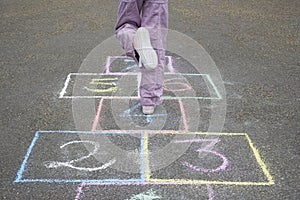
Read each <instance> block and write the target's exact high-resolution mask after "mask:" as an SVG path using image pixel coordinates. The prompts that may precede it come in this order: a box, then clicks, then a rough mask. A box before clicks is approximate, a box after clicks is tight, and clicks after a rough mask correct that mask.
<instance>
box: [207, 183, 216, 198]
mask: <svg viewBox="0 0 300 200" xmlns="http://www.w3.org/2000/svg"><path fill="white" fill-rule="evenodd" d="M206 187H207V191H208V199H209V200H213V199H214V198H215V194H214V191H213V188H212V186H211V185H209V184H207V185H206Z"/></svg>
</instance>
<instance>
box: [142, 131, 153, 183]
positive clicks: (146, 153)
mask: <svg viewBox="0 0 300 200" xmlns="http://www.w3.org/2000/svg"><path fill="white" fill-rule="evenodd" d="M148 139H149V137H148V133H146V132H145V133H144V149H143V150H144V162H145V163H144V167H145V180H146V181H148V180H149V179H150V174H151V172H150V166H149V149H148V142H149V140H148Z"/></svg>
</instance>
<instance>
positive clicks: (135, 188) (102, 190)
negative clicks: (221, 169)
mask: <svg viewBox="0 0 300 200" xmlns="http://www.w3.org/2000/svg"><path fill="white" fill-rule="evenodd" d="M111 194H114V196H113V197H112V196H111ZM179 194H180V195H179ZM212 195H213V191H212V190H211V189H209V188H207V186H206V185H197V186H195V185H181V186H180V187H178V185H162V184H152V183H146V182H136V183H134V182H132V183H127V184H126V183H111V184H110V183H108V184H107V183H83V184H81V186H80V187H79V188H78V192H77V195H76V198H75V199H81V200H85V199H102V200H104V199H107V200H109V199H114V200H124V199H127V200H129V199H132V200H133V199H136V200H138V199H143V200H147V199H148V200H150V199H178V197H179V196H180V199H209V197H210V196H212Z"/></svg>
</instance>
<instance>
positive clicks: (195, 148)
mask: <svg viewBox="0 0 300 200" xmlns="http://www.w3.org/2000/svg"><path fill="white" fill-rule="evenodd" d="M167 60H168V64H167V70H168V71H167V72H165V80H164V86H163V87H164V95H165V96H164V100H165V101H164V104H163V106H162V108H161V110H159V109H158V111H157V113H155V114H153V115H149V116H145V115H143V114H141V113H140V111H139V110H140V107H141V105H140V104H139V103H137V102H138V100H139V93H138V88H139V78H140V77H139V73H138V66H137V65H136V64H135V62H134V61H133V60H132V59H130V58H127V57H124V56H109V57H107V62H106V66H105V73H70V74H69V75H68V76H67V79H66V81H65V84H64V87H63V89H62V90H61V92H60V95H59V98H65V99H99V100H98V102H97V103H98V109H97V111H96V115H95V118H94V120H93V123H92V127H91V129H90V130H91V131H37V132H36V134H35V136H34V138H33V140H32V143H31V145H30V147H29V148H28V150H27V153H26V155H25V158H24V160H23V163H22V165H21V167H20V169H19V171H18V173H17V178H16V180H15V182H16V183H21V182H55V183H57V182H63V183H67V182H71V183H81V184H80V185H79V187H78V189H77V194H76V197H75V199H76V200H79V199H85V198H87V199H88V196H89V195H92V194H91V193H89V192H90V191H91V190H92V189H93V188H98V189H100V192H101V193H104V194H105V193H106V192H107V186H110V187H113V188H117V189H115V194H116V195H118V194H119V195H122V187H125V188H126V187H127V188H126V191H128V190H130V188H133V187H136V188H140V189H139V192H131V193H129V194H128V195H127V196H126V197H125V198H126V200H142V199H143V200H152V199H153V200H154V199H163V198H166V197H165V196H166V194H167V196H168V198H171V196H172V193H173V192H172V191H176V190H177V187H178V186H179V185H180V186H181V188H183V189H184V187H185V186H190V185H192V186H193V185H197V187H198V186H199V187H200V186H202V185H204V186H205V187H206V188H205V190H206V191H207V193H206V198H207V195H208V199H209V200H213V199H214V196H215V194H214V191H213V189H212V185H215V184H216V185H235V186H238V185H248V186H249V185H256V186H265V185H273V184H274V180H273V177H272V176H271V174H270V173H269V171H268V170H267V167H266V165H265V164H264V162H263V160H262V158H261V157H260V155H259V152H258V150H257V149H256V147H255V146H254V144H253V142H252V141H251V139H250V137H249V136H248V134H246V133H212V132H209V133H207V132H198V131H191V120H192V119H193V118H189V114H190V112H188V113H187V111H186V105H189V104H190V102H189V101H190V100H196V101H199V100H211V101H217V100H220V99H222V98H223V97H222V95H221V94H220V92H219V90H218V88H217V86H216V85H215V84H214V82H213V81H212V79H211V77H210V75H209V74H182V73H175V70H174V68H173V62H172V58H171V56H167ZM74 82H77V83H80V84H79V85H80V87H78V88H77V89H78V90H76V91H73V90H72V89H73V87H74ZM185 101H187V103H185ZM124 102H131V104H130V106H129V107H128V106H127V105H126V103H124ZM127 104H128V103H127ZM104 105H106V106H104ZM108 105H110V106H112V107H111V109H110V110H108V109H109V106H108ZM119 105H121V106H119ZM126 106H127V107H126ZM105 109H106V110H105ZM196 111H197V112H198V110H196ZM108 113H109V114H111V115H113V118H111V119H109V120H112V119H113V120H115V126H114V127H119V129H118V128H111V127H108V128H105V124H106V122H107V121H105V120H107V119H105V117H104V115H105V114H108ZM178 116H179V117H178ZM195 116H197V115H195ZM195 116H194V117H195ZM169 118H171V119H173V122H172V121H167V120H168V119H169ZM141 119H143V120H144V121H143V120H141ZM197 119H198V118H197ZM174 120H175V121H176V123H175V124H174ZM118 121H120V122H122V123H119V124H118ZM133 125H135V126H136V127H135V126H133ZM176 126H178V127H176ZM132 127H134V128H132ZM196 128H197V127H196ZM78 136H81V137H84V138H86V139H84V140H78ZM107 138H109V139H107ZM161 138H163V139H161ZM164 140H168V144H167V145H166V143H165V142H166V141H164ZM99 141H105V144H103V143H100V142H99ZM112 141H117V143H118V145H120V148H132V149H130V150H128V151H131V152H135V153H134V156H133V154H131V156H127V155H126V154H124V155H119V154H118V149H115V150H116V151H111V150H110V148H111V145H116V144H115V143H113V142H112ZM122 141H132V143H131V145H130V147H128V145H127V143H126V142H124V143H122ZM52 144H57V145H52ZM236 144H239V145H240V146H242V147H243V148H240V149H239V153H235V152H236V148H237V147H236ZM122 145H123V146H122ZM182 145H185V146H187V147H188V148H186V151H185V154H183V155H180V156H178V158H177V159H175V160H174V161H173V162H172V163H169V164H168V165H167V166H165V167H162V168H161V169H159V170H157V168H156V166H157V165H158V164H159V163H158V162H160V160H161V159H163V158H160V157H159V155H160V154H159V153H157V152H160V151H161V150H163V151H167V152H171V153H172V152H176V149H178V148H180V147H181V146H182ZM164 146H166V147H164ZM87 149H89V151H87ZM45 151H51V152H53V154H49V155H48V154H46V153H45ZM241 154H242V155H243V156H240V155H241ZM45 155H47V156H46V157H45ZM52 155H54V156H52ZM169 155H170V154H169ZM95 158H97V159H95ZM130 158H131V159H133V160H132V161H128V159H130ZM126 163H127V164H128V163H130V164H131V165H135V167H136V168H137V169H138V173H126V172H124V171H122V170H119V169H120V168H122V167H124V166H122V164H123V165H125V164H126ZM121 186H122V187H121ZM119 187H120V188H119ZM173 187H174V188H173ZM87 188H89V189H88V190H87ZM154 188H156V189H158V188H159V189H160V192H157V191H155V189H154ZM162 188H163V189H162ZM123 189H124V188H123ZM162 190H163V191H164V193H163V194H161V191H162ZM168 190H170V192H169V193H168ZM187 190H188V189H187ZM97 192H99V191H97ZM123 192H124V191H123ZM183 195H186V196H185V197H184V198H186V199H195V198H198V196H199V194H189V193H188V192H187V193H184V194H183ZM189 195H192V196H189ZM193 195H195V196H193ZM123 199H124V198H123Z"/></svg>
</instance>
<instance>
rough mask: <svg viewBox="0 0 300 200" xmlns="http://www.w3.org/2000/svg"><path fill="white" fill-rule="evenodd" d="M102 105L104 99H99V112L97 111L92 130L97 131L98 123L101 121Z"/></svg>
mask: <svg viewBox="0 0 300 200" xmlns="http://www.w3.org/2000/svg"><path fill="white" fill-rule="evenodd" d="M102 105H103V99H101V100H100V101H99V105H98V109H97V113H96V116H95V119H94V121H93V125H92V131H95V130H96V129H97V125H98V123H99V121H100V113H101V109H102Z"/></svg>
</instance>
